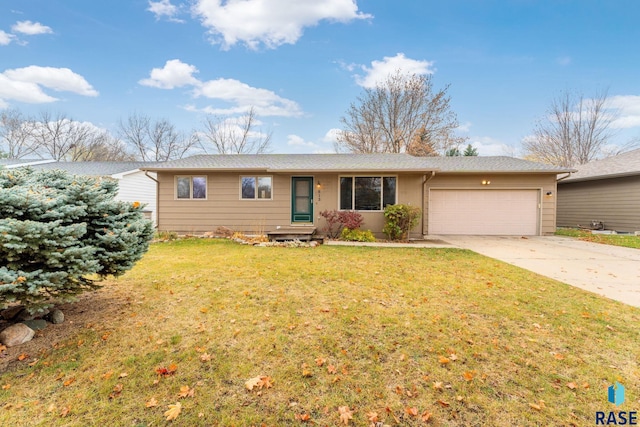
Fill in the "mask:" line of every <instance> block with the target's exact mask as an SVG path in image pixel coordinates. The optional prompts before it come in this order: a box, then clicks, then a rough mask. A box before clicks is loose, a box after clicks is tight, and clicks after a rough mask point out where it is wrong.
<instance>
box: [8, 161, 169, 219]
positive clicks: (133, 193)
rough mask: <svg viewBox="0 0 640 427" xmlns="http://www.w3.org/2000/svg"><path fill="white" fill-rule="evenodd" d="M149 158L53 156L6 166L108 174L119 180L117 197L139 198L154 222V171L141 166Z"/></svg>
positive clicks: (147, 164)
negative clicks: (102, 159) (71, 159)
mask: <svg viewBox="0 0 640 427" xmlns="http://www.w3.org/2000/svg"><path fill="white" fill-rule="evenodd" d="M152 165H155V163H151V162H56V161H52V160H47V161H40V163H37V162H31V163H28V164H25V163H18V164H12V165H9V166H5V167H7V168H16V167H25V166H29V167H31V168H33V169H61V170H64V171H67V172H69V173H72V174H75V175H91V176H101V177H110V178H113V179H116V180H118V194H117V196H116V199H118V200H122V201H125V202H140V203H142V204H145V205H146V206H145V208H144V209H143V210H144V212H145V214H146V216H147V217H148V218H149V219H151V220H152V221H153V223H154V225H155V224H156V188H157V186H156V183H155V182H154V181H153V180H154V179H155V178H156V174H155V173H151V172H149V176H150V177H151V178H150V177H149V176H145V172H143V171H142V170H140V168H141V167H143V166H152Z"/></svg>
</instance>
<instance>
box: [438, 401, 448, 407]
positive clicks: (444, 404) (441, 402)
mask: <svg viewBox="0 0 640 427" xmlns="http://www.w3.org/2000/svg"><path fill="white" fill-rule="evenodd" d="M438 403H439V404H440V406H442V407H443V408H447V407H449V402H446V401H444V400H442V399H440V400H438Z"/></svg>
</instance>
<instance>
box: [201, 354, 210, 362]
mask: <svg viewBox="0 0 640 427" xmlns="http://www.w3.org/2000/svg"><path fill="white" fill-rule="evenodd" d="M210 360H211V355H210V354H209V353H202V354H201V355H200V361H201V362H208V361H210Z"/></svg>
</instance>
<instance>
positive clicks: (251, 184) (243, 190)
mask: <svg viewBox="0 0 640 427" xmlns="http://www.w3.org/2000/svg"><path fill="white" fill-rule="evenodd" d="M272 181H273V180H272V178H271V177H270V176H243V177H241V178H240V197H241V198H242V199H243V200H256V199H259V200H270V199H271V198H272V187H273V184H272Z"/></svg>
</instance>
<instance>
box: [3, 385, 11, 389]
mask: <svg viewBox="0 0 640 427" xmlns="http://www.w3.org/2000/svg"><path fill="white" fill-rule="evenodd" d="M10 388H11V384H5V385H3V386H2V389H3V390H9V389H10Z"/></svg>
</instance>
